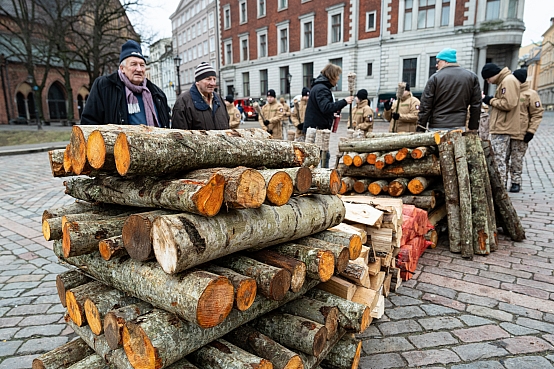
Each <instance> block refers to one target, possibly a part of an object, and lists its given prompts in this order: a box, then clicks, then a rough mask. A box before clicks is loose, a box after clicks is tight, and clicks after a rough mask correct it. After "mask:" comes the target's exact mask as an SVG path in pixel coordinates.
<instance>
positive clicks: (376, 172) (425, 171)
mask: <svg viewBox="0 0 554 369" xmlns="http://www.w3.org/2000/svg"><path fill="white" fill-rule="evenodd" d="M338 170H339V172H340V173H341V175H343V176H354V177H368V178H375V179H381V178H397V177H400V176H401V177H416V176H440V175H441V168H440V164H439V161H438V160H437V157H436V156H434V155H431V156H426V157H425V158H423V159H421V160H410V161H407V160H405V161H401V162H399V163H396V164H393V165H388V166H386V167H384V168H383V169H378V168H377V163H376V164H375V166H373V165H362V166H361V167H359V168H357V167H346V166H343V165H341V164H339V167H338Z"/></svg>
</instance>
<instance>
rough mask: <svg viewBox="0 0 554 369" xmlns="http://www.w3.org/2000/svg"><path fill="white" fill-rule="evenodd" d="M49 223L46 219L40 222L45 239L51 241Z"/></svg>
mask: <svg viewBox="0 0 554 369" xmlns="http://www.w3.org/2000/svg"><path fill="white" fill-rule="evenodd" d="M51 234H52V233H51V232H50V224H48V222H47V221H44V222H42V235H43V236H44V239H45V240H46V241H51V239H50V237H51Z"/></svg>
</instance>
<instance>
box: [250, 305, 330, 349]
mask: <svg viewBox="0 0 554 369" xmlns="http://www.w3.org/2000/svg"><path fill="white" fill-rule="evenodd" d="M253 327H254V328H256V329H257V330H259V331H260V332H261V333H263V334H265V335H267V336H269V337H271V338H273V339H274V340H275V341H277V342H279V343H280V344H282V345H283V346H286V347H289V348H291V349H296V350H299V351H302V352H304V353H306V354H308V355H314V356H319V354H320V353H321V351H322V350H323V348H324V345H325V342H326V341H327V328H325V326H324V325H323V324H319V323H316V322H314V321H312V320H309V319H305V318H303V317H298V316H295V315H291V314H282V313H275V312H271V313H269V314H265V315H263V316H261V317H259V318H258V319H257V320H256V321H254V323H253Z"/></svg>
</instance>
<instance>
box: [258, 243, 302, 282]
mask: <svg viewBox="0 0 554 369" xmlns="http://www.w3.org/2000/svg"><path fill="white" fill-rule="evenodd" d="M248 256H249V257H251V258H252V259H255V260H258V261H260V262H262V263H265V264H268V265H273V266H275V267H278V268H283V269H286V270H288V272H289V273H290V275H291V279H290V290H291V291H292V292H298V291H300V289H301V288H302V286H303V285H304V281H305V279H306V263H304V262H302V261H300V260H297V259H294V258H291V257H288V256H286V255H282V254H279V253H277V252H275V251H272V250H260V251H257V252H253V253H249V254H248Z"/></svg>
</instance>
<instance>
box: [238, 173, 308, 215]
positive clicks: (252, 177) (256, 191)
mask: <svg viewBox="0 0 554 369" xmlns="http://www.w3.org/2000/svg"><path fill="white" fill-rule="evenodd" d="M306 169H307V168H306ZM308 170H309V169H308ZM236 197H237V201H236V202H237V203H240V204H241V205H242V206H243V207H244V208H254V209H255V208H259V207H260V206H261V205H262V204H263V203H264V201H265V198H266V188H265V180H264V177H263V176H262V175H261V174H260V172H258V171H256V170H252V169H249V170H246V171H245V172H244V173H243V174H242V176H241V177H240V182H239V185H238V189H237V191H236Z"/></svg>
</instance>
